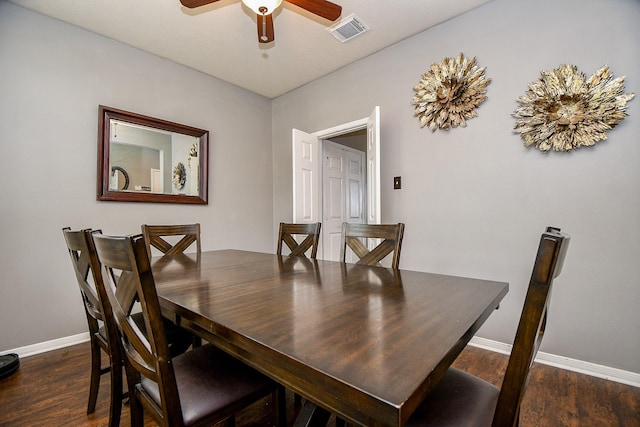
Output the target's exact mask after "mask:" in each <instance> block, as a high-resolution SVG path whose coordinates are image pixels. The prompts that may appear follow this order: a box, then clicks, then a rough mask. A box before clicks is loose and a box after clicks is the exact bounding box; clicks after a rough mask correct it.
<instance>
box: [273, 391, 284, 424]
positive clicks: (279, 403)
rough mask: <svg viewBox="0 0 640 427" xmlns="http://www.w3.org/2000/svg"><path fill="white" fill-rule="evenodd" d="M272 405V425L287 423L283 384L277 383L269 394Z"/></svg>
mask: <svg viewBox="0 0 640 427" xmlns="http://www.w3.org/2000/svg"><path fill="white" fill-rule="evenodd" d="M271 396H272V402H271V406H272V407H273V425H274V426H277V427H285V426H286V425H287V401H286V391H285V388H284V386H281V385H277V386H276V390H275V391H274V392H273V393H272V394H271Z"/></svg>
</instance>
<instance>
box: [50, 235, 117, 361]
mask: <svg viewBox="0 0 640 427" xmlns="http://www.w3.org/2000/svg"><path fill="white" fill-rule="evenodd" d="M62 233H63V234H64V239H65V241H66V243H67V249H68V250H69V256H70V257H71V263H72V265H73V269H74V272H75V274H76V279H77V281H78V286H79V287H80V293H81V295H82V300H83V301H84V306H85V312H86V314H87V321H88V322H89V332H90V333H92V334H97V332H98V328H99V327H100V324H99V322H102V325H103V326H104V331H105V335H106V344H107V346H108V347H109V353H110V354H111V357H112V358H116V360H120V358H121V354H120V347H119V342H118V340H119V338H118V332H117V329H116V324H115V321H114V319H113V316H112V315H111V304H109V300H108V299H107V295H106V293H105V288H104V283H103V279H102V272H101V270H100V262H99V261H98V256H97V254H96V248H95V246H94V244H93V238H92V230H90V229H86V230H78V231H72V230H71V228H69V227H65V228H63V229H62ZM93 233H100V231H99V230H97V231H93Z"/></svg>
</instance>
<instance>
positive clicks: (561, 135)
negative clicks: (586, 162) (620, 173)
mask: <svg viewBox="0 0 640 427" xmlns="http://www.w3.org/2000/svg"><path fill="white" fill-rule="evenodd" d="M634 96H635V94H633V93H624V77H618V78H614V77H613V74H612V73H611V71H610V70H609V67H608V66H604V67H602V68H601V69H599V70H598V71H596V72H595V74H593V75H592V76H591V77H589V79H587V77H586V75H585V74H584V73H582V72H579V71H578V68H577V67H576V66H575V65H564V64H563V65H560V66H559V67H558V68H556V69H554V70H553V71H541V72H540V79H539V80H538V81H535V82H532V83H529V89H528V90H527V91H526V93H525V94H524V95H522V96H520V97H518V98H517V102H518V104H519V107H518V108H516V110H515V112H514V113H513V115H512V116H513V117H514V118H515V120H516V124H515V127H514V129H515V133H519V134H520V137H521V138H522V139H523V140H524V145H525V147H530V146H532V145H534V146H535V147H536V148H538V149H539V150H540V151H542V152H544V153H546V152H548V151H549V150H553V151H570V150H573V149H574V148H580V147H582V146H592V145H595V143H596V142H598V141H602V140H605V139H607V134H606V132H607V131H608V130H610V129H612V128H613V127H615V126H616V125H617V124H618V122H620V121H621V120H622V119H624V118H625V117H626V116H627V114H626V109H627V102H628V101H630V100H631V99H632V98H633V97H634Z"/></svg>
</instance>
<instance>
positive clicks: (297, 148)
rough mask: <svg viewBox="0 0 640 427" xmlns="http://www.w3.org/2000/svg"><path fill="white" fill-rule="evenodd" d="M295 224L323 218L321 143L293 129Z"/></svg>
mask: <svg viewBox="0 0 640 427" xmlns="http://www.w3.org/2000/svg"><path fill="white" fill-rule="evenodd" d="M292 140H293V146H292V156H293V222H295V223H309V222H319V221H321V218H322V215H321V214H322V212H321V209H322V201H321V194H322V193H321V191H320V180H321V174H322V163H321V150H320V140H319V139H318V137H316V136H314V135H311V134H308V133H306V132H303V131H301V130H298V129H293V135H292Z"/></svg>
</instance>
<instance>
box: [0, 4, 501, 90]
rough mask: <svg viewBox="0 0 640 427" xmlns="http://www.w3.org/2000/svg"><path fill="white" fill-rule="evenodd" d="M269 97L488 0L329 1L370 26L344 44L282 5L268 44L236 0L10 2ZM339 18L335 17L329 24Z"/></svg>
mask: <svg viewBox="0 0 640 427" xmlns="http://www.w3.org/2000/svg"><path fill="white" fill-rule="evenodd" d="M10 1H11V2H12V3H15V4H18V5H20V6H23V7H25V8H28V9H31V10H34V11H37V12H40V13H42V14H44V15H48V16H51V17H53V18H56V19H59V20H61V21H64V22H68V23H70V24H73V25H76V26H78V27H81V28H85V29H87V30H90V31H93V32H95V33H98V34H101V35H103V36H106V37H109V38H112V39H114V40H118V41H120V42H122V43H126V44H128V45H131V46H134V47H137V48H139V49H142V50H144V51H147V52H150V53H153V54H155V55H158V56H161V57H163V58H167V59H170V60H172V61H174V62H177V63H179V64H183V65H186V66H188V67H191V68H193V69H195V70H198V71H201V72H203V73H205V74H208V75H211V76H214V77H217V78H220V79H222V80H225V81H227V82H229V83H233V84H235V85H237V86H240V87H243V88H245V89H248V90H250V91H253V92H256V93H258V94H261V95H264V96H266V97H268V98H275V97H277V96H279V95H282V94H284V93H286V92H288V91H291V90H293V89H295V88H297V87H300V86H302V85H304V84H306V83H308V82H310V81H312V80H315V79H317V78H319V77H322V76H324V75H326V74H329V73H330V72H332V71H334V70H336V69H338V68H340V67H342V66H344V65H346V64H349V63H351V62H354V61H356V60H358V59H360V58H364V57H366V56H368V55H371V54H373V53H374V52H377V51H379V50H381V49H384V48H385V47H387V46H390V45H392V44H394V43H396V42H398V41H400V40H403V39H405V38H407V37H410V36H412V35H414V34H417V33H419V32H421V31H424V30H425V29H427V28H429V27H432V26H434V25H436V24H438V23H440V22H443V21H446V20H448V19H451V18H452V17H454V16H457V15H460V14H462V13H464V12H466V11H468V10H471V9H473V8H475V7H478V6H480V5H482V4H485V3H488V2H489V1H491V0H334V3H337V4H339V5H340V6H342V17H347V16H348V15H350V14H351V13H355V14H356V16H357V17H358V18H359V19H360V20H362V21H364V23H365V24H367V25H368V26H369V28H370V31H368V32H366V33H364V34H361V35H359V36H357V37H355V38H354V39H351V40H350V41H347V42H346V43H341V42H339V41H338V40H336V39H335V38H334V37H333V36H332V35H331V34H330V33H329V32H327V31H325V28H327V27H328V26H331V25H333V24H334V23H333V22H331V21H328V20H326V19H323V18H319V17H316V16H315V15H313V14H311V13H309V12H307V11H305V10H303V9H301V8H299V7H297V6H294V5H292V4H289V3H287V2H286V1H285V2H284V3H283V6H282V7H280V8H279V9H278V10H277V11H276V12H274V15H273V17H274V19H273V21H274V27H275V41H274V42H273V43H268V44H264V45H263V44H259V43H258V37H257V30H256V17H255V14H254V13H253V12H252V11H251V9H249V8H247V7H246V6H244V5H243V4H242V3H240V1H239V0H219V1H218V2H216V3H212V4H209V5H207V6H202V7H199V8H197V9H187V8H185V7H183V6H182V5H181V4H180V1H179V0H10ZM336 22H338V21H336Z"/></svg>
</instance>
